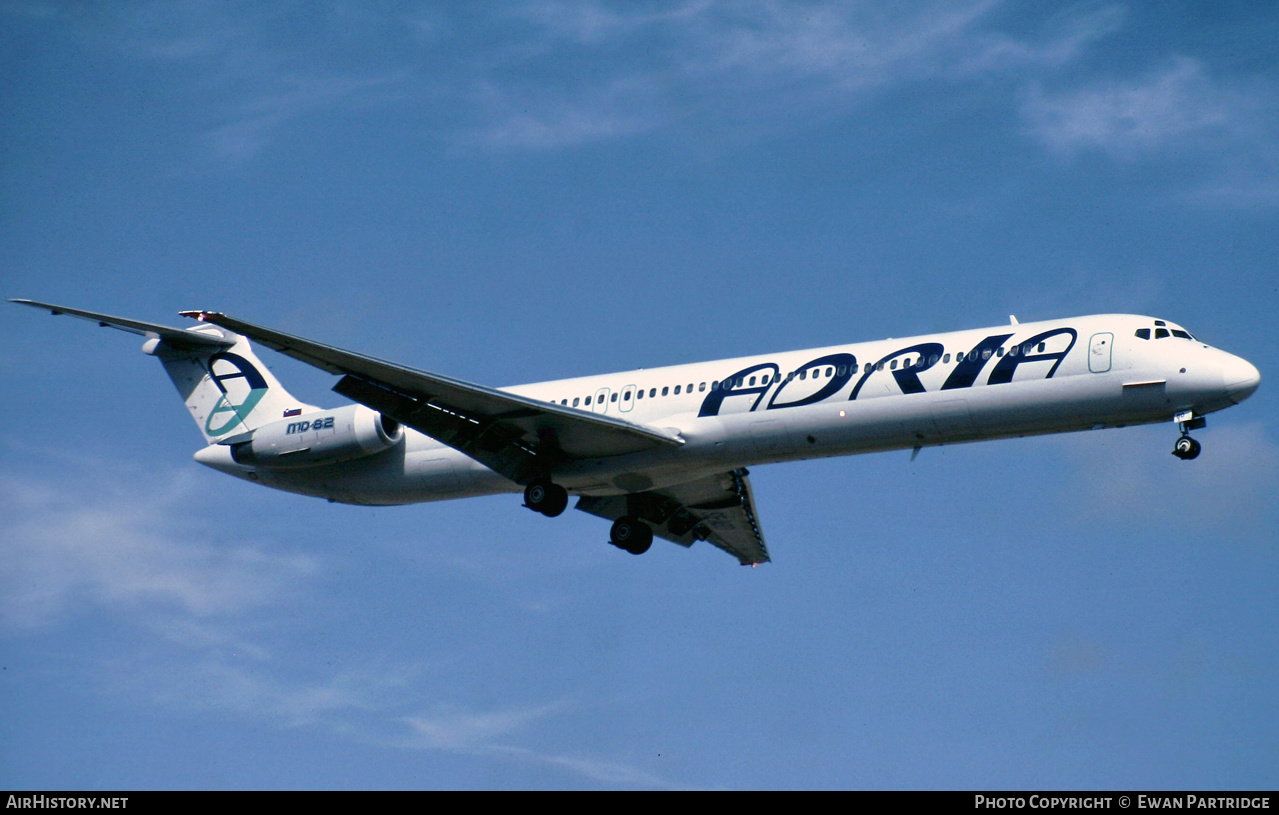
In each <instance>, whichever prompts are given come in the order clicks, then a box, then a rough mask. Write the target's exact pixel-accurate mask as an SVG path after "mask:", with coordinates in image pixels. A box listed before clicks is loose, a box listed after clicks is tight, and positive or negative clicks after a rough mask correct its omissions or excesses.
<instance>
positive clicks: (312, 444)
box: [231, 405, 404, 470]
mask: <svg viewBox="0 0 1279 815" xmlns="http://www.w3.org/2000/svg"><path fill="white" fill-rule="evenodd" d="M403 440H404V429H403V428H402V427H400V424H399V422H397V421H395V420H394V419H391V418H389V417H387V416H383V415H382V414H380V413H378V412H377V411H375V410H372V409H370V408H367V407H365V406H364V405H347V406H346V407H340V408H337V409H336V410H325V411H322V412H319V413H309V414H307V415H305V416H292V417H289V418H287V419H283V420H282V421H278V422H272V423H271V424H268V425H263V426H262V427H259V428H257V429H256V430H254V431H253V433H252V435H251V436H250V437H249V438H247V439H243V440H239V441H233V442H231V458H232V459H234V460H235V462H236V463H237V464H246V465H251V466H254V467H262V468H264V469H267V470H296V469H301V468H304V467H318V466H320V465H322V464H338V463H341V462H343V461H351V460H353V459H357V458H364V457H365V456H371V455H373V454H375V453H380V452H382V451H383V450H389V449H390V448H392V447H394V446H395V445H397V444H399V443H400V442H401V441H403Z"/></svg>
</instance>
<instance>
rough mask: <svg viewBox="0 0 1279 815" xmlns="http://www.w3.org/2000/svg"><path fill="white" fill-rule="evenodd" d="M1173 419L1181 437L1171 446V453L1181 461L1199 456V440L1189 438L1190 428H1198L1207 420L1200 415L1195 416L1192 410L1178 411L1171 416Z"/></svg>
mask: <svg viewBox="0 0 1279 815" xmlns="http://www.w3.org/2000/svg"><path fill="white" fill-rule="evenodd" d="M1173 421H1175V422H1176V423H1177V427H1178V428H1179V429H1180V430H1181V438H1179V439H1177V443H1176V444H1174V445H1173V446H1172V454H1173V455H1174V456H1176V457H1177V458H1179V459H1181V460H1182V461H1190V460H1191V459H1192V458H1197V457H1198V456H1199V450H1200V449H1201V448H1200V446H1199V442H1197V441H1195V440H1194V439H1192V438H1190V431H1191V430H1198V429H1199V428H1201V427H1203V426H1205V425H1206V424H1207V421H1206V420H1205V419H1204V417H1202V416H1196V415H1195V414H1194V413H1193V412H1192V411H1186V412H1185V413H1178V414H1177V415H1176V416H1174V417H1173Z"/></svg>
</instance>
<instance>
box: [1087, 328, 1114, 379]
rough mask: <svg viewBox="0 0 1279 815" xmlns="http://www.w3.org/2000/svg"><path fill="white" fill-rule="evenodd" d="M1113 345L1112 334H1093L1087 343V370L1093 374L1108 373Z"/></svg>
mask: <svg viewBox="0 0 1279 815" xmlns="http://www.w3.org/2000/svg"><path fill="white" fill-rule="evenodd" d="M1114 345H1115V335H1114V334H1093V335H1092V340H1090V341H1089V343H1088V370H1090V371H1092V372H1093V373H1095V374H1104V373H1105V372H1106V371H1109V370H1110V352H1111V349H1112V348H1113V347H1114Z"/></svg>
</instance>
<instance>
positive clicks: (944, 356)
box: [941, 354, 950, 363]
mask: <svg viewBox="0 0 1279 815" xmlns="http://www.w3.org/2000/svg"><path fill="white" fill-rule="evenodd" d="M941 361H942V362H943V363H949V362H950V354H942V358H941Z"/></svg>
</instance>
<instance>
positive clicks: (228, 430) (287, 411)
mask: <svg viewBox="0 0 1279 815" xmlns="http://www.w3.org/2000/svg"><path fill="white" fill-rule="evenodd" d="M12 302H15V303H20V304H22V305H28V306H34V307H37V308H42V309H48V310H49V311H51V312H53V313H54V314H69V315H72V316H76V317H82V318H85V319H88V320H92V321H94V322H97V323H98V324H99V325H101V326H109V327H112V328H119V329H123V330H125V331H131V332H133V333H135V334H140V335H143V336H145V337H146V338H147V339H146V342H145V343H144V344H143V346H142V350H143V352H145V353H147V354H150V355H152V356H154V357H157V358H158V359H159V360H160V362H161V363H163V364H164V367H165V370H166V371H168V374H169V376H170V378H171V379H172V380H173V383H174V384H175V385H176V386H177V388H178V392H179V393H180V394H181V395H182V398H183V400H184V401H185V402H186V405H187V408H188V409H189V410H190V411H191V416H192V417H193V418H194V419H195V422H196V424H197V425H198V426H199V427H200V430H201V431H202V432H203V433H204V437H205V441H206V442H207V446H206V447H205V448H204V449H202V450H200V451H198V452H197V453H196V454H195V460H196V461H198V462H200V463H201V464H207V465H208V466H210V467H213V468H215V469H218V470H221V471H223V472H226V473H230V474H231V475H234V476H238V477H240V478H244V479H247V480H249V481H252V482H255V483H258V484H264V485H266V486H269V487H275V488H277V489H281V490H287V491H289V492H297V493H302V494H305V495H314V496H318V497H321V498H327V499H328V500H330V501H338V502H343V503H353V504H408V503H414V502H419V501H439V500H444V499H451V498H464V497H469V496H476V495H490V494H493V493H502V492H518V491H520V490H521V489H522V490H523V492H524V504H525V506H527V507H529V508H530V509H533V510H535V511H537V512H540V513H542V514H544V515H548V516H552V517H553V516H556V515H559V514H560V513H561V512H563V511H564V509H565V507H566V506H567V505H568V500H569V494H570V493H571V494H574V495H576V496H578V499H577V508H578V509H580V510H583V511H585V512H588V513H590V514H592V515H598V516H600V517H602V518H606V519H608V520H610V521H612V522H613V526H612V531H611V535H610V538H611V541H612V543H613V544H614V545H616V546H617V547H619V548H621V549H624V550H626V551H628V552H632V553H634V554H640V553H642V552H645V551H647V550H648V548H649V546H650V544H651V543H652V540H653V536H654V535H657V536H659V537H662V538H665V539H666V540H669V541H673V542H675V543H678V544H680V545H682V546H691V545H692V544H693V543H694V542H696V541H699V540H705V541H709V542H710V543H712V544H713V545H715V546H717V547H719V548H720V549H723V550H724V551H726V552H728V553H730V554H732V555H734V556H735V557H736V558H737V559H738V560H739V561H740V562H741V563H743V564H756V563H763V562H766V561H767V560H768V559H769V557H768V550H767V549H766V548H765V545H764V533H763V531H762V530H761V528H760V522H759V516H758V513H757V512H756V510H755V501H754V497H753V495H752V493H751V486H750V481H749V480H748V478H747V471H746V469H745V468H746V466H747V465H751V464H763V463H771V462H779V461H794V460H798V459H806V458H818V457H824V456H839V455H849V454H852V453H869V452H874V451H881V450H895V449H903V450H904V449H912V450H914V451H915V452H918V451H919V449H920V448H923V447H930V446H935V445H941V444H953V443H956V442H969V441H979V440H984V439H998V438H1008V437H1013V436H1028V435H1033V434H1040V433H1060V432H1066V431H1072V430H1088V429H1095V428H1104V427H1123V426H1125V425H1133V424H1144V423H1151V422H1166V421H1173V422H1176V423H1177V424H1178V425H1179V427H1180V430H1181V436H1180V438H1179V439H1178V440H1177V442H1176V445H1175V447H1174V449H1173V453H1174V455H1176V456H1178V457H1180V458H1183V459H1193V458H1194V457H1195V456H1197V455H1198V454H1199V443H1198V442H1196V441H1195V440H1194V439H1192V438H1190V436H1189V435H1187V433H1188V431H1190V430H1193V429H1196V428H1199V427H1203V425H1204V418H1203V417H1204V416H1205V415H1206V414H1208V413H1211V412H1213V411H1215V410H1221V409H1223V408H1227V407H1230V406H1231V405H1234V404H1238V403H1239V402H1241V401H1243V400H1244V399H1245V398H1247V397H1248V396H1249V395H1250V394H1251V393H1252V392H1253V391H1254V390H1256V388H1257V385H1258V384H1259V383H1260V381H1261V375H1260V373H1258V371H1257V369H1256V368H1255V367H1254V366H1253V365H1252V364H1250V363H1249V362H1247V361H1246V360H1244V359H1241V358H1239V357H1237V356H1234V355H1232V354H1228V353H1226V352H1225V351H1221V350H1218V349H1216V348H1212V347H1210V346H1208V345H1205V344H1204V343H1202V342H1200V341H1199V340H1197V339H1195V338H1194V337H1193V336H1191V334H1190V332H1188V331H1186V330H1185V329H1183V328H1181V327H1180V326H1177V325H1175V324H1173V323H1170V322H1167V321H1165V320H1156V319H1154V318H1152V317H1141V316H1136V315H1130V314H1098V315H1093V316H1087V317H1075V318H1071V319H1066V320H1051V321H1047V322H1036V323H1020V324H1019V323H1018V322H1017V320H1016V318H1012V319H1011V322H1010V324H1008V325H1005V326H999V327H995V328H982V329H975V330H971V331H956V332H951V333H946V334H932V335H928V336H922V337H911V338H909V339H888V340H880V341H877V342H864V343H857V344H854V345H839V346H832V347H829V348H818V349H813V350H808V351H788V352H785V353H779V354H764V355H760V356H750V357H741V358H737V359H726V360H718V361H715V362H701V363H694V364H689V365H676V366H672V367H667V368H651V369H642V370H638V371H625V372H622V373H614V374H602V375H600V376H588V377H581V378H577V379H563V380H559V381H556V382H540V383H537V384H532V385H520V386H517V387H511V388H502V389H495V388H488V387H484V386H482V385H475V384H472V383H470V382H464V381H462V380H460V379H453V378H451V377H447V376H441V375H439V374H433V373H428V372H425V371H419V370H416V369H413V368H408V367H405V366H402V365H397V364H395V363H391V362H384V361H382V360H378V359H374V358H372V357H368V356H364V355H362V354H356V353H352V352H350V351H343V350H341V349H338V348H333V347H331V346H327V345H321V344H320V343H317V342H313V341H311V340H306V339H302V338H300V337H294V336H291V335H289V334H284V333H281V332H279V331H274V330H272V329H269V328H263V327H261V326H257V325H253V324H250V323H246V322H242V321H240V320H236V319H232V318H231V317H227V316H225V315H223V314H219V313H216V312H208V311H184V312H182V314H183V316H186V317H193V318H195V319H196V320H198V321H199V322H198V323H197V324H196V325H195V326H193V327H191V328H188V329H185V330H183V329H178V328H170V327H168V326H164V325H158V324H155V323H148V322H141V321H138V320H129V319H123V318H120V317H112V316H109V315H105V314H97V313H95V312H91V311H81V310H78V309H72V308H66V307H64V306H56V305H51V304H48V303H38V302H34V301H31V300H14V301H12ZM250 339H253V340H255V341H257V342H259V343H261V344H262V345H265V346H267V347H268V348H273V349H275V350H276V351H279V352H281V353H283V354H287V355H288V356H291V357H293V358H295V359H299V360H301V361H303V362H306V363H308V364H311V365H314V366H315V367H317V368H320V369H322V370H325V371H328V372H329V373H331V374H337V375H340V376H341V377H342V378H341V379H340V380H338V383H337V385H336V386H335V387H334V390H335V391H337V392H338V393H339V394H341V395H343V396H345V397H347V398H349V399H351V400H353V401H354V402H356V403H357V404H351V405H346V406H344V407H339V408H333V409H323V408H318V407H315V406H313V405H307V404H304V403H302V402H299V401H298V400H297V399H295V398H294V397H292V396H290V395H289V393H288V391H286V390H285V389H284V388H283V387H282V386H281V385H280V383H279V382H278V381H277V380H276V379H275V377H274V376H273V375H272V374H271V372H270V371H269V370H268V369H267V368H266V366H265V365H263V364H262V363H261V362H259V361H258V359H257V357H256V356H255V355H254V353H253V351H252V349H251V348H250V345H249V340H250Z"/></svg>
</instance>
